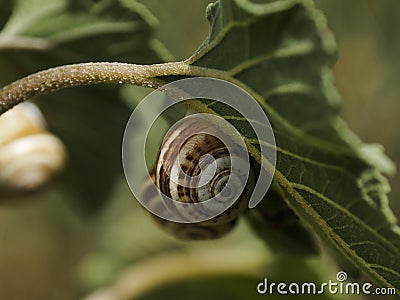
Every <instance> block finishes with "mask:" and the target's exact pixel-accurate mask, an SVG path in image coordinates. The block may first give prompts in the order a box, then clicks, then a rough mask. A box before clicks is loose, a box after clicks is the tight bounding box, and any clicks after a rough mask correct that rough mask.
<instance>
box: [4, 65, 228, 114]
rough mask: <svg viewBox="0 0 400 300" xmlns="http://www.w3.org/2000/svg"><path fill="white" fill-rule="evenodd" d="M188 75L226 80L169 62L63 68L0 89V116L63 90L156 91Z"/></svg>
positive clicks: (212, 72)
mask: <svg viewBox="0 0 400 300" xmlns="http://www.w3.org/2000/svg"><path fill="white" fill-rule="evenodd" d="M173 75H188V76H208V77H215V78H221V79H225V80H227V79H231V78H227V75H226V74H225V73H224V72H221V71H218V70H212V69H207V68H201V67H196V66H191V65H188V64H187V63H186V62H172V63H164V64H154V65H136V64H128V63H116V62H114V63H113V62H99V63H82V64H74V65H65V66H60V67H55V68H52V69H48V70H45V71H41V72H38V73H35V74H32V75H29V76H27V77H24V78H22V79H20V80H17V81H15V82H13V83H11V84H9V85H7V86H5V87H3V88H2V89H0V115H1V114H3V113H5V112H6V111H7V110H9V109H11V108H12V107H14V106H15V105H17V104H18V103H20V102H23V101H25V100H28V99H30V98H33V97H36V96H39V95H44V94H47V93H49V92H53V91H57V90H60V89H64V88H69V87H74V86H79V85H90V84H98V83H116V84H123V83H125V84H126V83H127V84H133V85H139V86H144V87H150V88H159V87H161V86H163V85H164V84H165V82H164V81H163V80H160V79H158V78H157V77H160V76H173Z"/></svg>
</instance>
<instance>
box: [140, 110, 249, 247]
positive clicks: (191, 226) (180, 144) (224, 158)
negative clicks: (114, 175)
mask: <svg viewBox="0 0 400 300" xmlns="http://www.w3.org/2000/svg"><path fill="white" fill-rule="evenodd" d="M209 126H212V125H211V124H209V123H207V122H203V121H201V120H196V118H193V119H190V120H185V122H182V123H181V124H180V125H179V126H178V127H176V128H173V129H172V130H171V131H170V132H169V133H168V134H167V136H166V137H165V138H164V141H163V144H162V146H161V149H160V151H159V154H158V158H157V162H156V165H155V167H154V169H153V170H152V172H151V177H152V180H153V181H154V182H155V185H156V186H157V188H158V189H159V191H157V190H156V189H155V188H154V185H152V184H147V185H146V186H145V189H144V197H145V198H146V199H154V200H152V205H154V206H155V205H157V206H163V205H165V204H164V203H163V201H162V200H161V201H160V198H161V197H160V196H159V192H161V193H162V194H164V195H166V196H167V197H169V198H171V199H173V200H175V201H179V202H185V203H201V202H203V201H207V200H209V199H211V198H213V197H215V196H216V195H222V199H225V198H227V199H228V198H231V199H232V196H234V194H237V193H235V192H236V191H235V190H234V188H233V190H231V189H230V190H228V191H226V190H225V191H224V193H225V194H220V193H221V191H222V190H223V188H224V187H225V184H226V182H227V180H228V178H229V177H230V176H232V174H231V173H232V172H233V173H237V174H235V176H236V180H243V178H244V175H245V174H243V176H242V174H241V173H240V172H241V170H235V169H234V166H233V167H232V168H231V166H232V162H233V161H234V160H235V159H236V160H237V159H239V158H237V157H232V155H233V156H234V155H235V153H234V151H233V152H232V151H231V152H230V151H229V150H228V148H227V147H226V146H225V144H224V143H223V142H222V141H221V140H220V139H219V138H218V137H216V136H214V135H212V134H209V133H204V132H202V131H203V129H205V127H209ZM210 169H212V171H213V172H212V171H210ZM210 174H212V178H211V177H210ZM249 175H250V176H249V178H248V180H247V182H245V183H244V190H243V191H242V193H241V196H240V197H239V198H238V200H236V202H234V203H233V204H232V205H231V206H230V207H229V208H228V209H227V210H226V211H224V212H223V213H221V214H219V215H217V216H216V217H214V218H212V219H209V220H206V221H202V222H197V223H176V222H172V221H168V220H165V219H162V218H160V217H157V216H155V215H154V218H155V219H156V221H157V223H158V224H160V225H161V226H162V228H163V229H165V230H166V231H167V232H169V233H172V234H173V235H175V236H176V237H178V238H180V239H214V238H218V237H221V236H222V235H224V234H226V233H227V232H229V231H230V230H231V229H232V228H233V227H234V225H235V224H236V222H237V219H238V217H239V216H240V215H241V214H242V213H243V211H244V210H245V208H246V207H247V205H248V200H249V197H250V194H251V190H252V189H253V187H254V174H253V172H252V170H251V169H250V174H249ZM204 177H207V178H206V179H204ZM246 178H247V177H246ZM202 182H207V183H206V184H203V183H202ZM151 187H152V188H151ZM163 209H175V208H174V207H170V206H168V207H165V208H163ZM196 213H199V212H198V211H194V209H193V214H196Z"/></svg>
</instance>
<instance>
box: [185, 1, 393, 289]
mask: <svg viewBox="0 0 400 300" xmlns="http://www.w3.org/2000/svg"><path fill="white" fill-rule="evenodd" d="M257 2H258V3H253V2H250V1H246V0H237V1H232V0H220V1H217V2H216V3H214V4H211V5H210V6H209V7H208V9H207V17H208V20H209V22H210V34H209V36H208V38H207V39H206V40H205V42H204V43H203V45H202V46H201V47H200V48H199V49H198V51H197V52H196V53H195V54H194V55H193V56H192V57H190V58H189V59H188V60H187V61H186V63H187V64H188V65H192V66H196V68H199V67H200V70H201V72H203V73H204V74H210V76H214V77H218V78H222V79H225V80H229V81H231V82H233V83H236V84H238V85H239V86H241V87H243V88H244V89H246V90H247V91H248V92H249V93H250V94H251V95H253V96H254V98H255V99H256V100H257V101H258V102H259V103H260V104H261V106H262V107H263V109H264V111H265V112H266V114H267V115H268V117H269V120H270V122H271V124H272V126H273V129H274V133H275V138H276V143H277V155H278V157H277V166H276V172H275V177H274V180H275V182H277V183H278V184H279V185H280V186H281V188H282V189H283V190H284V192H285V193H286V197H284V198H286V199H287V200H286V201H287V204H288V205H289V207H290V208H291V209H293V210H294V212H295V213H296V214H297V215H298V216H299V217H300V219H301V221H302V222H303V223H304V224H305V225H306V226H307V227H308V228H309V229H310V230H311V231H314V232H316V233H317V234H318V235H319V236H320V237H321V238H322V240H328V241H329V243H330V244H333V245H334V246H335V248H336V250H337V251H339V252H340V253H341V254H342V255H344V256H346V257H348V258H350V260H351V261H352V262H353V263H354V264H355V265H356V266H357V267H358V268H360V269H362V270H364V271H365V272H366V273H367V274H368V275H369V276H371V277H372V278H373V279H375V281H376V282H377V283H379V284H381V285H383V286H391V287H396V289H397V291H399V289H400V259H399V258H400V230H399V227H398V226H397V225H396V219H395V217H394V215H393V214H392V212H391V211H390V209H389V206H388V199H387V195H386V194H387V192H388V191H389V186H388V184H387V181H386V179H385V178H384V176H383V175H382V173H381V171H391V170H392V169H393V168H392V166H391V165H390V164H389V165H387V164H383V165H378V164H376V161H385V162H387V161H388V160H387V159H386V158H385V156H384V155H383V154H382V153H379V152H375V153H374V154H373V155H372V156H371V155H364V150H365V148H366V145H364V144H362V142H361V141H360V140H359V139H358V138H357V137H356V136H355V135H354V134H353V133H352V132H351V131H350V130H349V129H348V128H347V126H346V124H345V123H344V121H343V120H341V119H340V118H339V117H338V109H339V104H340V103H339V96H338V93H337V91H336V89H335V87H334V85H333V76H332V73H331V70H330V66H331V65H332V64H333V62H334V61H335V56H336V46H335V42H334V39H333V37H332V35H331V33H330V32H329V30H328V29H327V27H326V20H325V19H324V17H323V15H322V14H321V13H320V12H319V11H317V10H315V9H314V7H313V5H312V2H310V1H291V0H287V1H276V2H269V1H257ZM195 107H196V109H197V110H198V111H203V112H213V113H215V114H218V115H221V116H223V117H224V118H225V119H227V120H228V121H229V122H231V123H232V124H233V125H234V126H235V127H236V128H237V129H238V130H239V132H241V134H242V135H243V136H244V137H245V139H246V142H247V145H248V147H249V151H250V153H251V154H252V156H253V157H254V159H255V160H257V161H258V162H261V161H262V160H264V161H268V159H267V158H266V157H261V154H260V152H259V150H258V149H259V146H260V144H261V145H263V144H265V141H259V140H256V139H254V137H253V136H252V133H251V132H250V131H249V130H248V126H247V125H248V124H246V123H247V122H248V121H247V120H244V119H242V120H241V119H240V116H239V115H234V114H233V113H232V112H231V111H230V110H228V109H227V108H226V107H224V106H223V105H219V104H216V103H215V102H210V101H198V103H197V104H196V105H195ZM232 117H233V118H232ZM264 146H267V145H264ZM372 157H374V159H372ZM384 166H389V167H384ZM265 201H268V199H267V200H265ZM262 208H263V209H268V205H263V206H262ZM256 209H257V208H256ZM258 209H261V208H258ZM258 226H259V225H258ZM265 226H267V225H265Z"/></svg>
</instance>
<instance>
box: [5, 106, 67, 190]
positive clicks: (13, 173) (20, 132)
mask: <svg viewBox="0 0 400 300" xmlns="http://www.w3.org/2000/svg"><path fill="white" fill-rule="evenodd" d="M0 132H1V134H0V186H3V187H6V188H9V189H12V190H17V191H21V190H22V191H24V190H35V189H37V188H39V187H41V186H42V185H44V184H46V183H47V182H48V181H49V180H50V179H51V178H52V177H53V176H54V174H55V173H57V172H58V171H60V170H61V169H62V168H63V166H64V165H65V162H66V150H65V147H64V145H63V143H62V142H61V141H60V139H58V138H57V137H56V136H54V135H53V134H51V133H49V132H48V131H47V130H46V125H45V120H44V118H43V116H42V114H41V112H40V110H39V109H38V108H37V107H36V105H34V104H32V103H22V104H20V105H18V106H16V107H15V108H14V109H12V110H10V111H8V112H7V113H5V114H4V115H2V116H1V117H0Z"/></svg>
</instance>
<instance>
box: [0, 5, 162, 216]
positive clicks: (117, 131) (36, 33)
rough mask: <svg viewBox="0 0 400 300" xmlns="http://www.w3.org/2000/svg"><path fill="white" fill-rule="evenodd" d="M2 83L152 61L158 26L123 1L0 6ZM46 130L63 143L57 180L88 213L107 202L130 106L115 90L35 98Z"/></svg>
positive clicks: (118, 173) (140, 8)
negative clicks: (90, 65)
mask: <svg viewBox="0 0 400 300" xmlns="http://www.w3.org/2000/svg"><path fill="white" fill-rule="evenodd" d="M0 3H1V12H0V18H1V20H0V24H2V28H1V30H0V67H1V69H2V70H7V73H6V72H2V73H1V74H0V82H1V83H2V84H7V83H9V82H11V81H12V80H15V79H17V78H19V77H22V76H24V75H27V74H29V73H32V72H36V71H39V70H42V69H47V68H49V67H52V66H58V65H62V64H71V63H79V62H85V61H120V62H124V61H125V62H135V63H153V62H158V61H159V60H161V58H160V56H162V54H160V53H159V48H157V46H155V45H157V42H155V41H154V39H153V37H152V33H153V27H154V25H155V23H156V22H155V20H154V17H152V15H151V14H150V13H149V12H148V11H146V10H145V8H144V7H143V6H141V5H139V4H137V3H133V2H131V1H125V0H121V1H118V0H101V1H91V0H83V1H67V0H32V1H25V0H15V1H0ZM36 102H37V103H38V105H39V106H40V108H41V109H42V111H43V113H44V115H45V118H46V121H47V123H48V127H49V130H50V131H51V132H53V133H55V134H56V135H57V136H58V137H60V138H61V140H62V141H63V142H64V143H65V144H66V147H67V151H68V156H69V163H68V166H67V170H65V171H64V172H63V173H62V174H61V177H60V180H58V184H59V186H60V188H61V191H62V192H63V193H68V194H70V195H71V197H69V198H70V199H71V201H73V202H74V204H75V206H76V207H78V208H79V209H80V210H81V211H83V212H86V213H92V212H95V211H96V209H98V208H100V207H101V205H102V204H103V203H104V202H105V201H106V200H107V199H108V196H109V192H110V190H112V188H113V186H114V182H115V180H116V179H118V178H119V177H120V176H121V175H122V166H121V146H120V145H121V140H122V135H123V131H124V127H125V124H126V122H127V120H128V118H129V115H130V113H131V108H130V107H129V106H128V105H127V104H126V103H125V102H124V101H123V100H122V97H121V95H120V93H119V87H118V86H98V87H97V88H93V87H80V88H77V89H71V90H66V91H61V92H59V93H57V94H52V95H47V96H44V97H41V98H40V99H36Z"/></svg>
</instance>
